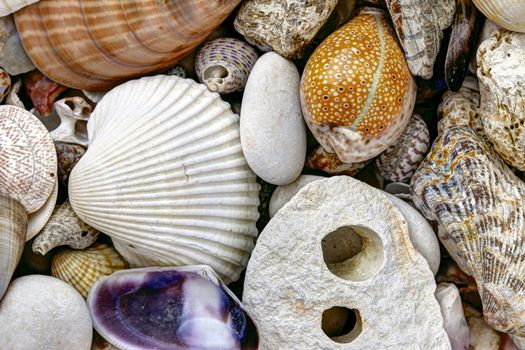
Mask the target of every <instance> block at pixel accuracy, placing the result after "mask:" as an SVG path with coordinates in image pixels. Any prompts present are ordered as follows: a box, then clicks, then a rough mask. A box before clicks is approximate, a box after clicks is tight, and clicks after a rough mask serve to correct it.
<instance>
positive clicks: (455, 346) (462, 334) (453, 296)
mask: <svg viewBox="0 0 525 350" xmlns="http://www.w3.org/2000/svg"><path fill="white" fill-rule="evenodd" d="M435 295H436V299H437V301H438V302H439V306H440V307H441V314H442V315H443V326H444V328H445V330H446V331H447V335H448V339H449V340H450V345H451V346H452V350H469V344H470V329H469V328H468V325H467V321H466V320H465V315H464V314H463V307H462V305H461V297H460V295H459V290H458V288H457V287H456V286H455V285H454V284H452V283H440V284H438V286H437V288H436V293H435Z"/></svg>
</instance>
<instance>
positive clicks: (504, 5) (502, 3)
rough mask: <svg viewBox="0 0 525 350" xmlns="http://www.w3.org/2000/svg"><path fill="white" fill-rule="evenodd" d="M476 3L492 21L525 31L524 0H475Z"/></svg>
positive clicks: (506, 27) (509, 28) (508, 27)
mask: <svg viewBox="0 0 525 350" xmlns="http://www.w3.org/2000/svg"><path fill="white" fill-rule="evenodd" d="M473 1H474V5H476V7H477V8H478V9H479V10H480V11H481V12H482V13H483V14H484V15H485V16H487V18H488V19H490V20H491V21H492V22H494V23H496V24H497V25H499V26H501V27H503V28H505V29H508V30H512V31H515V32H522V33H525V3H524V2H523V0H473Z"/></svg>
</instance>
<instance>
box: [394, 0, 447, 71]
mask: <svg viewBox="0 0 525 350" xmlns="http://www.w3.org/2000/svg"><path fill="white" fill-rule="evenodd" d="M386 4H387V6H388V11H389V12H390V15H391V17H392V21H393V22H394V27H395V28H396V32H397V36H398V37H399V41H400V42H401V46H402V47H403V49H404V50H405V56H406V60H407V63H408V67H409V68H410V71H411V72H412V74H413V75H417V76H420V77H422V78H424V79H430V78H432V74H433V70H434V63H435V62H436V58H437V55H438V53H439V49H440V45H441V39H443V31H444V30H445V29H447V28H448V27H449V26H450V25H451V24H452V22H453V21H454V14H455V13H456V1H455V0H439V1H429V0H423V1H421V0H386Z"/></svg>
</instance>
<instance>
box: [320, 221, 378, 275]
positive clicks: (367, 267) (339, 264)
mask: <svg viewBox="0 0 525 350" xmlns="http://www.w3.org/2000/svg"><path fill="white" fill-rule="evenodd" d="M321 245H322V249H323V258H324V261H325V263H326V266H327V267H328V269H329V270H330V272H332V273H333V274H334V275H336V276H337V277H339V278H342V279H345V280H352V281H365V280H367V279H370V278H372V277H373V276H374V275H375V274H376V273H377V272H378V271H379V270H380V269H381V267H382V266H383V262H384V260H385V255H384V253H383V243H382V242H381V238H379V236H378V235H377V234H376V233H375V232H374V231H372V230H371V229H369V228H366V227H362V226H342V227H339V228H338V229H337V230H335V231H333V232H331V233H329V234H328V235H326V236H325V237H324V238H323V240H322V242H321Z"/></svg>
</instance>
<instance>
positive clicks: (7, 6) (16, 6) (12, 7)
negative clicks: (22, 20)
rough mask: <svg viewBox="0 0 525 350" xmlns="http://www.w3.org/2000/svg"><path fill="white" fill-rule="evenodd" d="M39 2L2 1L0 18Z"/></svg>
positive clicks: (34, 0)
mask: <svg viewBox="0 0 525 350" xmlns="http://www.w3.org/2000/svg"><path fill="white" fill-rule="evenodd" d="M38 1H39V0H0V17H4V16H7V15H10V14H12V13H14V12H16V11H18V10H20V9H21V8H23V7H25V6H28V5H31V4H34V3H35V2H38Z"/></svg>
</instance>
